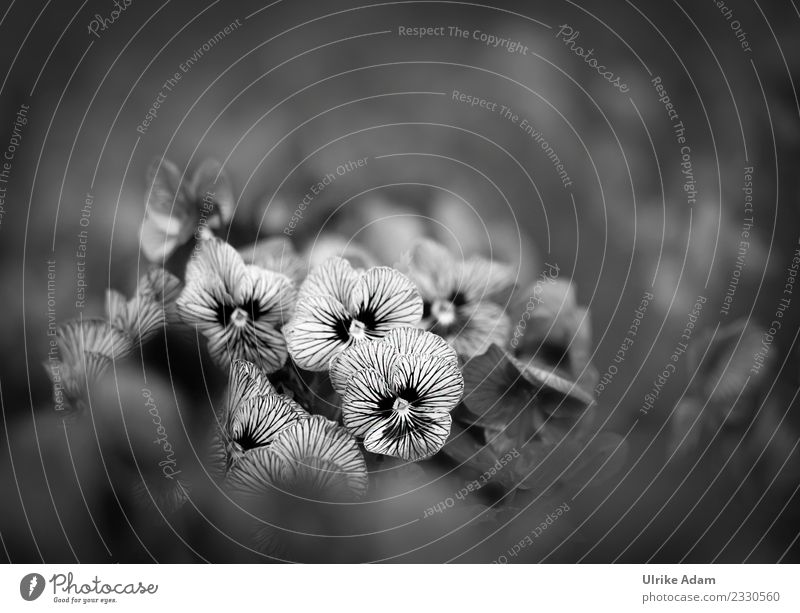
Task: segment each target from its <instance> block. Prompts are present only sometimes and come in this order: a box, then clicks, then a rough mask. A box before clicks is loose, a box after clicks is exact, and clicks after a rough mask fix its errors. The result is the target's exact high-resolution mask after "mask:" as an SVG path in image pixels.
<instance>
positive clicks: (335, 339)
mask: <svg viewBox="0 0 800 613" xmlns="http://www.w3.org/2000/svg"><path fill="white" fill-rule="evenodd" d="M421 315H422V299H421V298H420V295H419V292H417V289H416V288H415V287H414V284H413V283H411V281H409V279H408V278H407V277H406V276H405V275H403V274H401V273H400V272H398V271H396V270H394V269H393V268H388V267H385V266H378V267H374V268H370V269H368V270H366V271H358V270H354V269H353V268H352V266H351V265H350V263H349V262H347V260H344V259H342V258H331V259H329V260H327V261H326V262H325V263H324V264H323V265H321V266H319V267H317V268H316V269H315V270H313V271H312V272H311V274H309V276H308V277H307V278H306V280H305V282H304V283H303V285H302V286H301V288H300V293H299V297H298V300H297V307H296V310H295V314H294V317H293V319H292V321H291V322H290V323H289V325H288V326H287V327H286V330H285V332H286V342H287V344H288V348H289V353H290V354H291V356H292V359H293V360H294V361H295V363H296V364H297V365H298V366H299V367H300V368H303V369H305V370H312V371H322V370H326V369H327V368H328V364H329V362H330V360H331V358H333V357H334V356H336V355H337V354H338V353H340V352H341V351H343V350H344V349H346V348H347V347H349V346H350V345H352V344H354V343H357V342H359V341H364V340H369V339H377V338H380V337H382V336H384V335H385V334H387V333H388V332H389V331H390V330H392V329H394V328H397V327H401V326H409V325H414V324H416V323H417V322H418V321H419V318H420V316H421Z"/></svg>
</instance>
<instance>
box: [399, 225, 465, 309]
mask: <svg viewBox="0 0 800 613" xmlns="http://www.w3.org/2000/svg"><path fill="white" fill-rule="evenodd" d="M455 271H456V262H455V260H454V259H453V256H452V254H451V253H450V251H448V250H447V248H445V247H444V246H443V245H440V244H439V243H437V242H436V241H432V240H430V239H427V238H422V239H419V240H418V241H417V242H416V243H415V244H414V245H413V246H412V247H411V253H410V263H409V276H410V277H411V278H412V279H413V281H414V283H416V285H417V287H418V288H419V291H420V294H422V296H423V297H424V298H425V300H428V301H433V300H436V299H438V298H449V297H450V296H451V294H452V293H453V291H454V290H455V288H456V285H457V283H458V279H457V278H456V276H455Z"/></svg>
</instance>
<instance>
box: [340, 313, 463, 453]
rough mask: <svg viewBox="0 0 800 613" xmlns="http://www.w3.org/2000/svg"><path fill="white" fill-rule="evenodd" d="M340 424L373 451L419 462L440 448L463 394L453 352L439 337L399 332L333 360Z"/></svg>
mask: <svg viewBox="0 0 800 613" xmlns="http://www.w3.org/2000/svg"><path fill="white" fill-rule="evenodd" d="M331 381H332V382H333V385H334V387H335V388H336V389H337V390H340V391H342V390H343V394H344V397H343V399H342V414H343V419H344V425H345V427H347V429H348V430H350V432H352V433H353V434H354V435H355V436H356V437H359V438H362V439H363V440H364V448H365V449H366V450H367V451H371V452H372V453H376V454H381V455H389V456H395V457H399V458H403V459H405V460H412V461H415V460H420V459H423V458H426V457H428V456H431V455H433V454H435V453H436V452H437V451H439V449H441V448H442V445H444V442H445V441H446V440H447V435H448V434H449V433H450V425H451V422H452V420H451V417H450V411H451V410H452V409H453V407H455V406H456V404H458V401H459V400H460V398H461V395H462V393H463V391H464V380H463V378H462V376H461V372H460V371H459V369H458V358H457V356H456V354H455V352H454V351H453V350H452V349H451V348H450V347H449V346H448V345H447V343H446V342H445V341H444V340H443V339H441V338H440V337H438V336H436V335H434V334H431V333H429V332H424V331H422V330H419V329H417V328H399V329H395V330H392V331H391V332H389V333H388V334H387V335H386V336H385V337H384V338H383V339H381V340H377V341H372V342H367V343H358V344H355V345H353V346H351V347H349V348H347V349H345V350H344V351H343V352H342V353H341V354H339V355H338V356H337V357H336V358H334V360H333V361H332V362H331Z"/></svg>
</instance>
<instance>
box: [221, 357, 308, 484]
mask: <svg viewBox="0 0 800 613" xmlns="http://www.w3.org/2000/svg"><path fill="white" fill-rule="evenodd" d="M228 381H229V382H228V392H227V397H226V401H225V409H224V412H223V414H222V415H221V416H220V423H219V424H218V428H217V429H216V432H215V434H214V436H213V438H212V448H211V453H212V457H211V462H210V464H211V466H212V469H213V472H214V474H215V475H217V476H220V475H224V474H225V472H226V471H227V469H228V468H229V467H230V466H231V465H232V464H235V463H236V462H237V461H239V460H240V459H241V458H243V457H244V456H245V455H247V453H248V452H250V451H252V450H256V449H259V448H263V447H268V446H269V445H271V444H272V443H273V442H274V441H275V438H276V437H277V436H278V434H280V432H281V431H282V430H284V429H286V428H288V427H289V426H291V425H293V424H294V423H296V422H298V421H301V420H303V419H307V418H308V413H307V412H306V411H305V410H304V409H303V408H302V407H301V406H300V405H299V404H297V403H296V402H294V401H293V400H292V399H291V398H289V397H288V396H284V395H281V394H278V393H276V392H275V389H274V388H273V387H272V384H271V383H270V382H269V380H268V379H267V376H266V373H264V372H263V371H262V370H260V369H259V368H258V367H257V366H256V365H255V364H252V363H250V362H247V361H245V360H234V361H233V363H232V364H231V367H230V371H229V375H228Z"/></svg>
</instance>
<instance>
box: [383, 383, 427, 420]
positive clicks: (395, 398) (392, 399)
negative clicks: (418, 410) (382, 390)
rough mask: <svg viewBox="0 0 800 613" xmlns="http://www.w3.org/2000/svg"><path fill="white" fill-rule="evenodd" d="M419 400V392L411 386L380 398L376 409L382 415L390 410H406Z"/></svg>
mask: <svg viewBox="0 0 800 613" xmlns="http://www.w3.org/2000/svg"><path fill="white" fill-rule="evenodd" d="M418 400H419V394H418V393H417V391H416V390H415V389H413V388H408V389H404V390H402V391H401V392H400V393H399V394H396V395H395V394H392V395H391V396H386V397H385V398H381V400H380V401H379V402H378V410H379V411H380V413H381V414H383V415H388V414H390V413H391V412H392V411H403V412H405V411H408V410H409V409H413V408H414V406H415V403H416V402H417V401H418Z"/></svg>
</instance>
